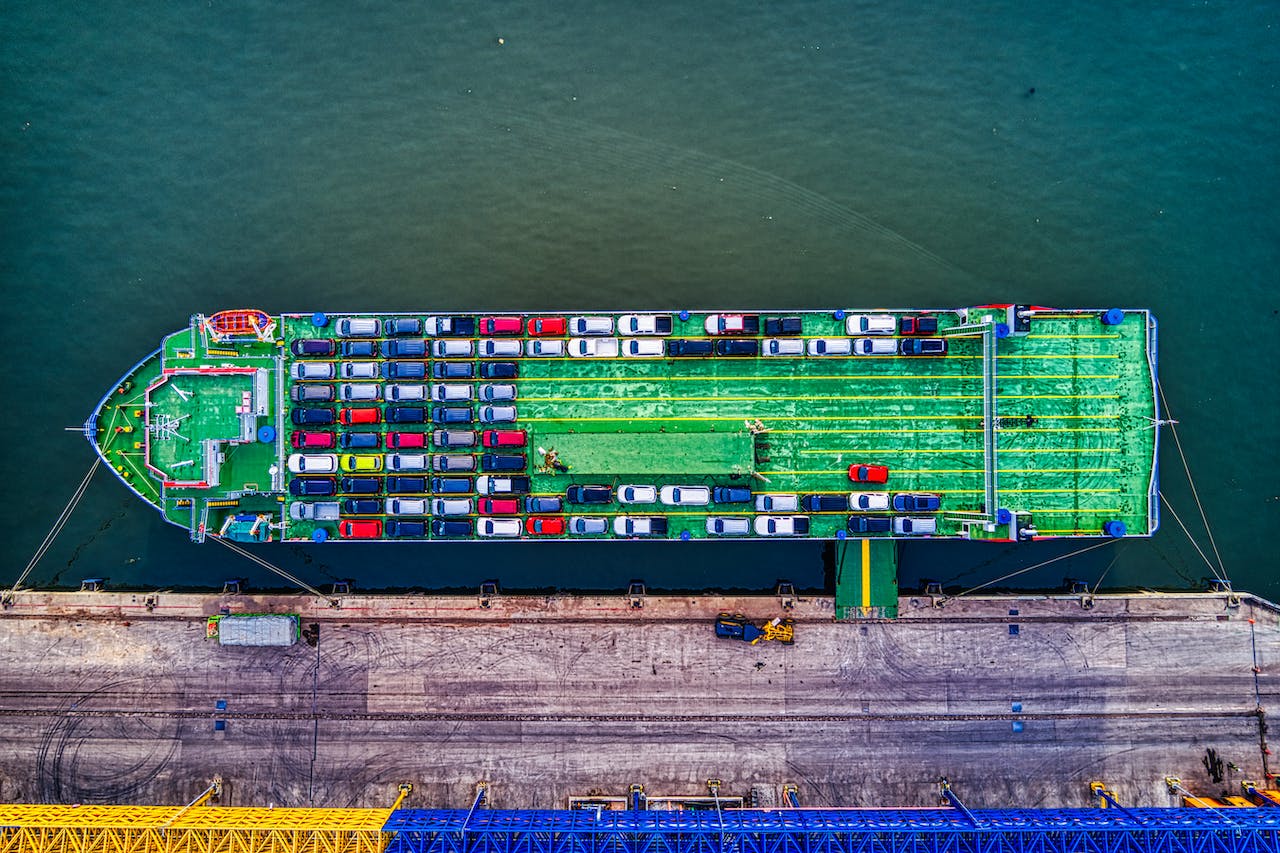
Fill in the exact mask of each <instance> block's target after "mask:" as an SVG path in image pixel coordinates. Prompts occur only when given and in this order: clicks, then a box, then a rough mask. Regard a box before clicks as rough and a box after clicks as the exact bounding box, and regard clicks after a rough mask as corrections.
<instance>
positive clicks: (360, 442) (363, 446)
mask: <svg viewBox="0 0 1280 853" xmlns="http://www.w3.org/2000/svg"><path fill="white" fill-rule="evenodd" d="M381 440H382V436H381V435H379V434H378V433H376V432H344V433H342V434H341V435H339V436H338V445H339V446H340V447H345V448H347V449H348V450H368V449H370V448H374V447H377V446H378V444H379V443H380V442H381Z"/></svg>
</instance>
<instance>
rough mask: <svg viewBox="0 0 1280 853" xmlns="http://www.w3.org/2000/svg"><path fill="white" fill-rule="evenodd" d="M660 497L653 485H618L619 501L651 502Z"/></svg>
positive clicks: (628, 502)
mask: <svg viewBox="0 0 1280 853" xmlns="http://www.w3.org/2000/svg"><path fill="white" fill-rule="evenodd" d="M657 499H658V490H657V489H656V488H654V487H653V486H618V503H624V504H651V503H653V502H654V501H656V500H657Z"/></svg>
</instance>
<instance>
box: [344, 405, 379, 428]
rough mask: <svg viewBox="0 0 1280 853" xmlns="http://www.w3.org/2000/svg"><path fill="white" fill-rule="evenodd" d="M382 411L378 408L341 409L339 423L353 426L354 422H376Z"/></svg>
mask: <svg viewBox="0 0 1280 853" xmlns="http://www.w3.org/2000/svg"><path fill="white" fill-rule="evenodd" d="M379 417H380V413H379V412H378V410H377V409H339V410H338V423H341V424H346V425H347V426H351V425H352V424H376V423H377V422H378V418H379Z"/></svg>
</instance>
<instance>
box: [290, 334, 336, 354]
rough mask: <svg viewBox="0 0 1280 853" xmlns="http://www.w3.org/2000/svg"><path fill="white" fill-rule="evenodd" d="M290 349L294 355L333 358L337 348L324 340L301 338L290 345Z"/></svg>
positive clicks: (331, 342)
mask: <svg viewBox="0 0 1280 853" xmlns="http://www.w3.org/2000/svg"><path fill="white" fill-rule="evenodd" d="M289 349H291V350H293V354H294V355H304V356H306V355H309V356H331V355H333V352H334V350H336V349H337V347H336V346H334V344H333V341H329V340H325V339H324V338H300V339H298V340H296V341H294V342H293V343H291V344H289Z"/></svg>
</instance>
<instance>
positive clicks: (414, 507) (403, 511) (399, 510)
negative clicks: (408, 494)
mask: <svg viewBox="0 0 1280 853" xmlns="http://www.w3.org/2000/svg"><path fill="white" fill-rule="evenodd" d="M426 514H427V501H426V499H425V498H389V499H388V500H387V515H426Z"/></svg>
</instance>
